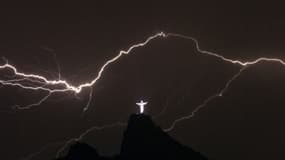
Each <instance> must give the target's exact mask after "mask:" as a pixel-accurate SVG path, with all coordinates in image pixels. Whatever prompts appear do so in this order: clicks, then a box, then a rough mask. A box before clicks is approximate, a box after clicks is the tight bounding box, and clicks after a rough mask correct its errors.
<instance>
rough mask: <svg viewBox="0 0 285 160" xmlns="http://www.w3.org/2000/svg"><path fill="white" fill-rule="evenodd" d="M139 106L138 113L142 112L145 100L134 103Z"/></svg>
mask: <svg viewBox="0 0 285 160" xmlns="http://www.w3.org/2000/svg"><path fill="white" fill-rule="evenodd" d="M136 104H137V105H138V106H139V107H140V114H143V112H144V106H145V105H147V102H144V101H143V100H141V101H140V102H139V103H136Z"/></svg>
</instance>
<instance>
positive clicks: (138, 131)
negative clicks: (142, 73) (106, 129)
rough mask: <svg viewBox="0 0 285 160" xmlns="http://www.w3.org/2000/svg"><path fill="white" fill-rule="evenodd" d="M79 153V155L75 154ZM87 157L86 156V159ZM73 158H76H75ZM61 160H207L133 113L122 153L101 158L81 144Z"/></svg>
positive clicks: (141, 116)
mask: <svg viewBox="0 0 285 160" xmlns="http://www.w3.org/2000/svg"><path fill="white" fill-rule="evenodd" d="M78 152H79V153H78ZM86 156H87V157H86ZM75 157H76V158H75ZM63 159H64V160H77V159H78V160H79V159H80V160H89V159H90V160H91V159H99V160H100V159H118V160H125V159H134V160H135V159H136V160H138V159H180V160H184V159H185V160H186V159H187V160H189V159H190V160H206V158H205V157H204V156H202V155H201V154H200V153H198V152H195V151H194V150H192V149H191V148H189V147H187V146H184V145H182V144H180V143H178V142H177V141H175V140H174V139H173V138H172V137H170V136H169V135H168V134H167V133H165V132H164V131H163V130H162V129H161V128H160V127H159V126H157V125H156V124H155V123H154V122H153V121H152V118H151V116H149V115H145V114H132V115H131V116H130V118H129V121H128V126H127V128H126V130H125V132H124V136H123V140H122V144H121V153H120V154H119V155H117V156H115V157H110V158H107V157H100V156H99V155H98V154H97V152H96V150H95V149H94V150H92V149H91V148H90V146H88V145H84V144H81V143H80V144H75V146H72V147H71V149H70V152H69V153H68V155H67V157H65V158H63Z"/></svg>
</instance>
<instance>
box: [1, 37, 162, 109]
mask: <svg viewBox="0 0 285 160" xmlns="http://www.w3.org/2000/svg"><path fill="white" fill-rule="evenodd" d="M165 36H166V35H165V33H163V32H160V33H157V34H155V35H153V36H150V37H148V38H147V39H146V40H145V41H144V42H141V43H138V44H135V45H132V46H131V47H130V48H128V49H127V50H121V51H120V52H119V54H118V55H117V56H115V57H113V58H112V59H110V60H108V61H107V62H105V63H104V65H103V66H102V67H101V68H100V70H99V72H98V74H97V77H95V78H94V79H93V80H92V81H91V82H87V83H83V84H81V85H79V86H73V85H71V84H69V83H68V82H67V81H65V80H48V79H47V78H46V77H44V76H41V75H36V74H26V73H23V72H19V71H18V69H17V68H16V67H15V66H12V65H10V64H9V63H8V61H6V64H4V65H1V66H0V69H10V70H12V71H13V74H14V75H15V76H18V77H24V78H25V79H26V80H29V81H35V80H36V81H38V82H40V83H44V84H45V85H53V86H57V85H59V86H62V87H63V88H61V89H51V88H48V87H45V86H36V87H33V86H27V85H24V84H22V83H19V80H13V81H5V80H0V84H2V85H6V86H16V87H20V88H22V89H29V90H43V91H47V92H48V95H47V96H45V97H44V98H43V99H41V100H40V101H39V102H38V103H35V104H32V105H28V106H25V107H17V108H18V109H30V108H31V107H33V106H37V105H40V104H41V103H42V102H44V101H45V100H46V99H47V98H48V97H49V96H50V95H51V94H52V93H56V92H69V91H72V92H74V93H76V94H78V93H80V92H81V91H82V90H83V89H84V88H86V87H92V86H93V85H94V84H95V83H96V82H97V81H98V80H99V79H100V78H101V76H102V74H103V72H104V71H105V68H107V67H108V66H109V65H110V64H112V63H114V62H115V61H117V60H118V59H119V58H120V57H122V56H123V55H127V54H129V53H131V52H132V51H133V50H134V49H136V48H138V47H143V46H145V45H147V44H148V43H149V42H150V41H151V40H153V39H156V38H158V37H165ZM59 78H60V74H59ZM90 94H92V93H90ZM88 106H89V104H87V106H86V107H85V108H84V111H85V110H86V109H88V108H89V107H88Z"/></svg>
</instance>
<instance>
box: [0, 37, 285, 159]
mask: <svg viewBox="0 0 285 160" xmlns="http://www.w3.org/2000/svg"><path fill="white" fill-rule="evenodd" d="M159 37H162V38H171V37H176V38H182V39H186V40H190V41H192V42H194V44H195V47H196V49H197V51H198V52H199V53H200V54H205V55H208V56H212V57H216V58H217V59H219V60H222V61H224V62H228V63H231V64H234V65H238V66H240V67H241V68H240V70H239V71H238V72H237V73H236V74H234V75H233V76H232V77H231V78H230V79H229V80H228V81H227V82H226V84H225V86H224V87H223V88H222V89H221V90H220V91H219V92H218V93H215V94H214V95H212V96H210V97H208V98H207V99H205V100H204V101H203V102H202V103H201V105H199V106H197V107H196V108H195V109H194V110H193V111H192V112H191V113H190V114H188V115H186V116H183V117H180V118H178V119H176V120H174V121H173V123H172V124H171V125H170V127H169V128H166V129H164V130H165V131H167V132H169V131H172V130H173V129H174V128H175V126H176V125H177V124H178V123H179V122H181V121H184V120H187V119H190V118H192V117H193V116H194V115H195V114H196V113H197V112H198V111H200V110H201V109H202V108H203V107H205V106H206V105H207V104H208V103H209V102H211V101H212V100H214V99H216V98H218V97H222V96H223V95H224V93H225V92H227V91H228V89H229V88H230V86H231V84H232V82H233V81H235V80H236V79H238V77H239V76H240V75H241V74H242V73H243V71H245V70H246V69H247V68H248V67H249V66H251V65H254V64H257V63H259V62H262V61H270V62H276V63H280V64H282V65H284V66H285V62H284V61H283V60H282V59H278V58H268V57H260V58H257V59H255V60H252V61H241V60H236V59H230V58H227V57H225V56H222V55H220V54H218V53H214V52H210V51H206V50H203V49H201V48H200V46H199V43H198V40H197V39H195V38H193V37H190V36H185V35H182V34H176V33H164V32H160V33H157V34H154V35H152V36H150V37H148V38H147V39H146V40H145V41H143V42H141V43H138V44H134V45H132V46H131V47H129V48H128V49H127V50H121V51H120V52H119V53H118V54H117V55H116V56H115V57H113V58H111V59H109V60H108V61H106V62H105V63H104V64H103V65H102V66H101V68H100V69H99V71H98V73H97V76H96V77H95V78H94V79H93V80H91V81H90V82H87V83H82V84H80V85H78V86H74V85H72V84H70V83H69V82H68V81H66V80H62V79H61V75H60V68H59V65H58V71H59V73H58V79H57V80H49V79H48V78H46V77H44V76H42V75H38V74H28V73H24V72H20V71H19V70H18V69H17V68H16V67H15V66H13V65H11V64H9V63H8V60H6V59H5V64H3V65H0V70H4V69H5V70H9V71H12V73H13V75H14V76H13V77H14V78H13V79H9V80H1V79H0V84H1V85H4V86H14V87H20V88H22V89H26V90H32V91H44V92H47V94H46V96H44V97H43V98H42V99H41V100H39V101H38V102H37V103H34V104H31V105H28V106H25V107H21V106H17V107H16V108H18V109H30V108H31V107H34V106H38V105H41V104H42V103H43V102H44V101H46V100H47V99H48V98H49V97H50V96H51V95H52V94H53V93H65V92H73V93H75V95H76V94H79V93H80V92H81V91H82V90H83V89H84V88H90V89H91V90H90V93H89V99H88V102H87V104H86V106H85V107H84V109H83V111H84V112H85V111H86V110H88V108H89V106H90V103H91V100H92V96H93V89H95V86H94V85H95V84H96V82H97V81H98V80H100V79H101V77H102V75H103V73H104V71H105V69H106V68H107V67H109V66H110V65H111V64H112V63H114V62H116V61H118V60H119V59H120V58H121V57H122V56H123V55H128V54H130V53H131V52H132V51H133V50H134V49H136V48H139V47H144V46H145V45H147V44H148V43H149V42H150V41H152V40H154V39H157V38H159ZM25 82H29V83H25ZM30 83H32V84H30ZM163 112H164V111H163ZM125 125H126V124H125V123H121V122H116V123H113V124H111V125H105V126H102V127H96V126H94V127H91V128H89V129H88V130H86V131H85V132H83V133H82V134H81V135H80V136H79V137H77V138H73V139H70V140H69V141H67V142H66V143H65V145H64V146H63V147H62V148H61V149H60V150H59V151H58V153H57V157H59V156H60V155H61V154H62V152H63V151H64V150H65V148H66V147H67V146H68V145H69V144H70V143H72V142H74V141H79V140H81V139H82V138H83V137H84V136H85V135H87V134H88V133H90V132H91V131H93V130H103V129H105V128H111V127H114V126H125Z"/></svg>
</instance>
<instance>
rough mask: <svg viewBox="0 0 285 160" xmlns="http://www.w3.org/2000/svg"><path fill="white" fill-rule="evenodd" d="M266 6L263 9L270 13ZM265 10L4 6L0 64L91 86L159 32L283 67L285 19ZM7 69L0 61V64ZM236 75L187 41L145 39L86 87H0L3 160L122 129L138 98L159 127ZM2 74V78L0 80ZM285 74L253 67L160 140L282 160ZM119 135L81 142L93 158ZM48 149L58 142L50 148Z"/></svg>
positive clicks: (278, 7) (226, 155)
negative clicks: (51, 90)
mask: <svg viewBox="0 0 285 160" xmlns="http://www.w3.org/2000/svg"><path fill="white" fill-rule="evenodd" d="M269 3H270V4H269ZM283 6H284V5H282V4H277V3H273V1H272V2H268V3H262V2H260V1H256V2H252V1H251V2H248V1H247V2H244V3H243V2H229V1H210V0H209V1H208V2H207V1H204V2H197V1H190V0H189V1H188V2H187V3H181V2H178V1H177V2H176V1H173V3H167V2H147V1H136V2H134V1H129V2H121V1H116V2H113V1H106V2H104V3H102V2H100V3H99V2H97V3H96V2H93V3H83V2H81V3H70V2H66V3H59V2H57V3H47V2H45V3H44V2H43V3H24V2H21V3H11V4H2V5H1V7H0V57H5V58H6V59H7V60H8V61H9V63H10V64H12V65H14V66H16V67H17V68H18V69H19V71H21V72H25V73H34V74H40V75H43V76H45V77H47V78H48V79H57V78H58V69H57V63H58V65H59V66H60V73H61V78H62V79H64V80H67V81H68V82H69V83H71V84H73V85H79V84H81V83H85V82H89V81H91V80H92V79H93V78H94V77H96V76H97V73H98V70H99V69H100V67H101V66H102V65H103V64H104V63H105V62H106V61H107V60H109V59H110V58H112V57H114V56H115V55H117V54H118V52H119V51H120V50H122V49H124V50H126V49H128V47H130V46H131V45H133V44H136V43H138V42H141V41H144V40H145V39H146V38H148V37H149V36H151V35H154V34H156V33H158V32H161V31H163V32H166V33H168V32H171V33H179V34H183V35H187V36H192V37H195V38H196V39H197V40H198V41H199V44H200V47H201V48H202V49H204V50H208V51H211V52H215V53H219V54H220V55H223V56H225V57H227V58H231V59H238V60H242V61H247V60H254V59H256V58H259V57H270V58H280V59H283V60H285V56H284V51H285V45H284V42H285V38H284V36H285V30H284V28H285V13H284V12H283V10H284V9H283ZM4 63H5V61H4V60H3V61H1V65H3V64H4ZM240 68H241V67H240V66H239V65H234V64H231V63H228V62H225V61H222V60H220V59H217V58H215V57H212V56H208V55H204V54H199V52H198V51H197V50H196V48H195V45H194V43H193V41H189V40H185V39H180V38H175V37H169V38H158V39H155V40H153V41H152V42H151V43H149V44H148V45H147V46H145V47H142V48H138V49H136V50H134V51H133V52H132V53H131V54H130V55H125V56H123V57H122V58H121V59H120V60H119V61H116V62H115V63H113V64H112V65H110V66H109V67H108V68H107V69H106V70H105V72H104V74H103V76H102V78H101V79H100V80H99V81H98V83H96V84H95V85H94V87H93V89H94V90H93V98H92V101H91V105H90V108H89V110H88V111H87V112H85V114H82V109H83V108H84V106H85V105H86V104H87V101H88V97H89V92H90V88H86V89H84V90H83V92H82V93H80V94H78V95H77V96H74V94H72V93H57V94H54V95H52V96H51V97H50V98H49V99H48V100H47V101H45V102H44V103H43V104H42V105H40V106H36V107H33V108H32V109H30V110H13V109H11V106H14V105H28V104H31V103H35V102H37V101H38V100H40V99H41V98H42V97H43V96H45V95H46V92H43V91H30V90H24V89H20V88H18V87H11V86H0V128H1V131H0V157H1V158H0V159H3V160H10V159H11V160H16V159H21V158H25V157H27V156H29V155H30V154H32V153H34V152H38V151H39V150H40V149H41V148H42V147H43V146H45V145H46V144H51V145H50V146H49V147H48V148H46V149H45V150H43V152H42V153H40V154H39V155H37V156H35V157H34V158H33V159H35V160H36V159H39V160H45V159H51V158H53V157H54V156H55V154H56V151H57V150H58V149H59V148H60V147H61V146H62V143H61V144H57V143H60V142H64V141H66V140H69V139H70V138H74V137H78V136H79V135H80V134H81V133H82V132H84V131H85V130H86V129H88V128H90V127H91V126H102V125H105V124H111V123H114V122H117V121H121V122H126V121H127V120H128V118H129V115H130V114H132V113H136V112H137V109H138V108H137V106H136V105H135V103H136V102H137V101H139V100H140V99H143V100H146V101H148V102H149V104H148V105H147V106H146V112H147V114H149V115H152V116H153V119H154V121H155V122H156V123H157V124H158V125H160V126H161V128H167V127H169V126H170V125H171V123H172V122H173V121H174V120H175V119H177V118H179V117H181V116H185V115H188V114H190V113H191V112H192V111H193V110H194V109H195V107H197V106H198V105H200V104H201V103H203V101H204V100H205V99H207V98H208V97H209V96H211V95H213V94H215V93H217V92H218V91H219V90H221V89H222V88H223V87H224V85H225V84H226V82H227V81H228V80H229V79H230V78H231V77H232V76H233V75H234V74H235V73H237V72H238V71H239V69H240ZM9 75H10V76H11V73H10V72H9V70H0V78H1V79H4V78H7V76H9ZM284 82H285V66H284V65H281V64H280V63H275V62H261V63H259V64H256V65H252V66H250V67H249V68H248V69H247V70H245V71H244V72H243V73H242V75H241V76H240V77H238V78H237V79H236V80H235V81H234V82H233V83H232V85H231V86H230V88H229V90H228V91H227V92H226V93H225V95H224V96H223V97H220V98H217V99H215V100H213V101H211V102H210V103H209V104H208V105H207V106H206V107H204V108H203V109H201V110H200V111H199V112H198V113H196V115H195V116H194V117H193V118H191V119H189V120H186V121H183V122H181V123H179V124H177V126H176V127H175V129H174V130H172V131H171V132H169V134H170V135H171V136H172V137H173V138H175V139H176V140H178V141H179V142H180V143H182V144H185V145H188V146H190V147H193V148H194V149H195V150H197V151H199V152H201V153H202V154H204V155H206V156H207V157H209V158H210V159H220V160H228V159H231V160H240V159H273V158H272V157H274V158H278V159H284V154H283V153H284V145H285V136H284V135H285V127H284V125H283V124H284V123H283V122H285V118H284V117H285V116H284V115H285V109H284V104H285V99H284V95H285V83H284ZM123 130H124V127H114V128H109V129H106V130H101V131H94V132H90V133H89V134H88V135H86V136H85V137H84V138H83V141H84V142H87V143H88V144H90V145H92V146H95V147H96V148H97V149H98V151H99V153H101V154H103V155H112V154H116V153H118V152H119V149H120V143H121V142H120V141H121V137H122V133H123ZM54 143H56V144H54Z"/></svg>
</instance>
